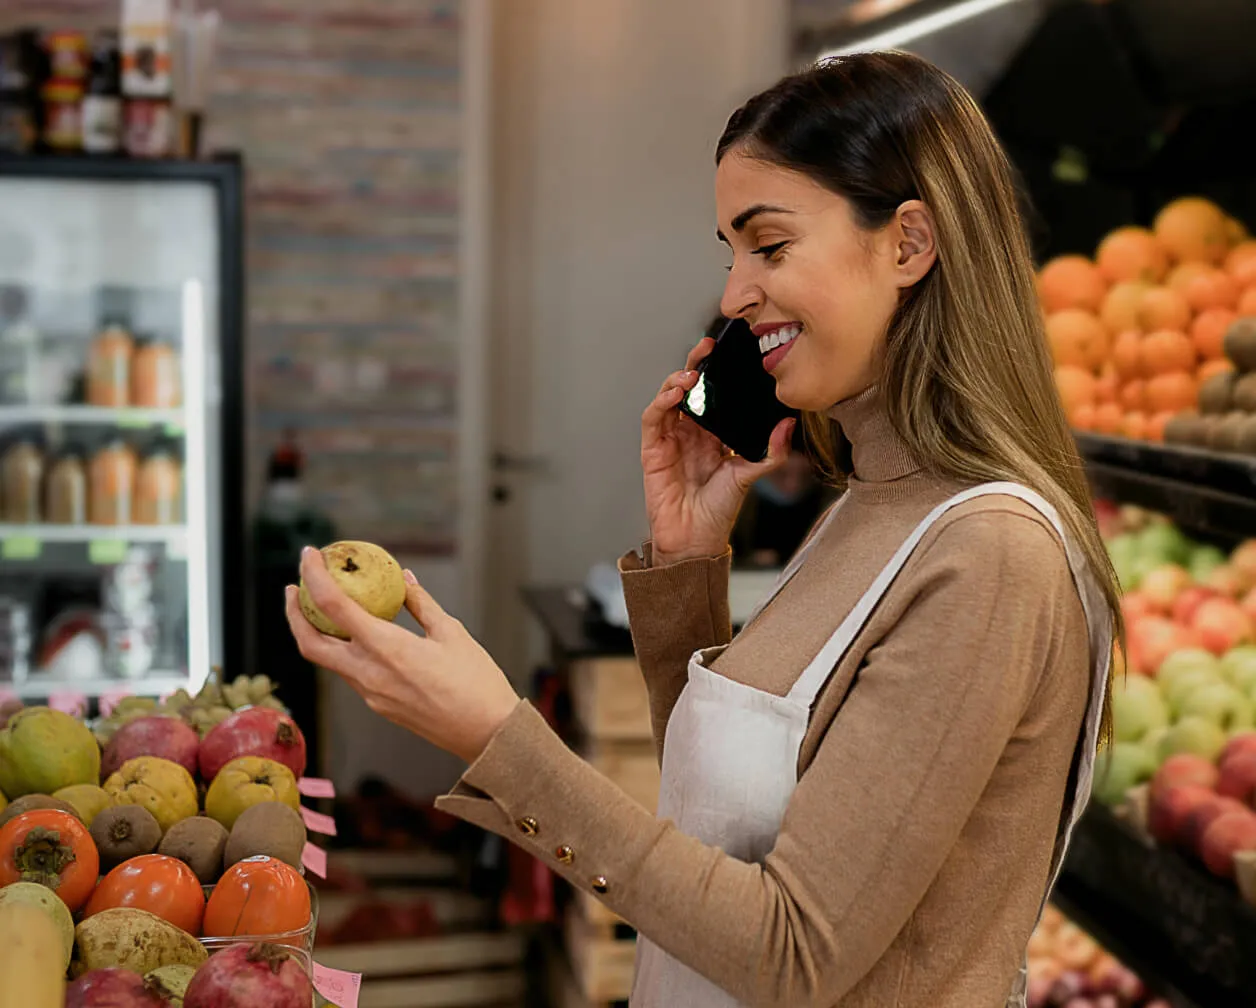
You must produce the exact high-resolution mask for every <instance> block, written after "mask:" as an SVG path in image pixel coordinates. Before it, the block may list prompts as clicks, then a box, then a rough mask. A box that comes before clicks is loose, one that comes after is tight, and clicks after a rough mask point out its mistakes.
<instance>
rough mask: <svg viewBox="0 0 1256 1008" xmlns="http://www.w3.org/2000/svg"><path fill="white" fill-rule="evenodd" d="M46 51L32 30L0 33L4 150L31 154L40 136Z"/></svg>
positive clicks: (0, 116)
mask: <svg viewBox="0 0 1256 1008" xmlns="http://www.w3.org/2000/svg"><path fill="white" fill-rule="evenodd" d="M44 62H45V60H44V57H43V54H42V52H41V50H40V48H39V46H38V42H37V40H36V38H35V37H34V33H33V32H32V31H30V30H27V31H17V32H11V33H9V34H5V35H0V152H3V153H6V154H27V153H29V152H30V151H31V150H33V149H34V147H35V142H36V141H37V140H38V138H39V121H40V110H39V98H38V96H39V86H40V82H39V80H38V77H39V70H40V65H41V64H42V63H44Z"/></svg>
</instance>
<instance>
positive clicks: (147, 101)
mask: <svg viewBox="0 0 1256 1008" xmlns="http://www.w3.org/2000/svg"><path fill="white" fill-rule="evenodd" d="M172 89H173V82H172V80H171V76H170V4H169V0H123V3H122V95H123V100H124V108H123V129H122V134H123V141H122V142H123V146H124V147H125V148H126V152H127V153H128V154H129V155H131V157H135V158H160V157H166V156H167V155H168V154H169V153H170V150H171V146H172V143H173V140H174V113H173V108H172V105H171V94H172Z"/></svg>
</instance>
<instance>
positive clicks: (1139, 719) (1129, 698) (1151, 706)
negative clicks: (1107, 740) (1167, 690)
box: [1112, 674, 1169, 742]
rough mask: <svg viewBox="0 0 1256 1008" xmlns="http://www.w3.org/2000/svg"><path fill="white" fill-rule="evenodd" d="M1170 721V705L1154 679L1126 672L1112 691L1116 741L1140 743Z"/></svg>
mask: <svg viewBox="0 0 1256 1008" xmlns="http://www.w3.org/2000/svg"><path fill="white" fill-rule="evenodd" d="M1168 723H1169V705H1168V704H1166V703H1165V702H1164V697H1163V696H1161V694H1160V687H1159V686H1158V685H1156V682H1155V680H1153V679H1148V678H1147V677H1146V676H1141V675H1129V674H1127V675H1126V677H1125V678H1124V679H1123V680H1120V681H1118V682H1117V684H1116V686H1115V687H1114V688H1113V690H1112V726H1113V729H1114V731H1115V733H1116V741H1118V742H1139V741H1141V740H1142V739H1143V738H1144V737H1145V736H1146V734H1147V733H1148V732H1149V731H1151V730H1152V729H1153V728H1163V727H1164V726H1165V725H1167V724H1168Z"/></svg>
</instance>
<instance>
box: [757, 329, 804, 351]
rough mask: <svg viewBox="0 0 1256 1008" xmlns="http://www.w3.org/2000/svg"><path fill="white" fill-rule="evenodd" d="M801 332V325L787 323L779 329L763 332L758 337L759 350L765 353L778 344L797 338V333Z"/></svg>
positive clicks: (782, 344)
mask: <svg viewBox="0 0 1256 1008" xmlns="http://www.w3.org/2000/svg"><path fill="white" fill-rule="evenodd" d="M801 332H802V326H800V325H788V326H783V327H782V328H780V329H774V330H773V331H772V332H770V333H765V334H764V335H762V336H760V337H759V352H760V353H767V352H768V351H770V350H775V349H776V348H777V347H779V346H784V345H785V344H786V343H791V342H793V341H794V340H795V339H797V338H798V334H799V333H801Z"/></svg>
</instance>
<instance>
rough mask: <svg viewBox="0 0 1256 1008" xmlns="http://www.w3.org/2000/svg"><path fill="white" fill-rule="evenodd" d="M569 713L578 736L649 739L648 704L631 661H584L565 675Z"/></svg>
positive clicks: (643, 683)
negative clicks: (580, 734)
mask: <svg viewBox="0 0 1256 1008" xmlns="http://www.w3.org/2000/svg"><path fill="white" fill-rule="evenodd" d="M568 681H569V683H570V689H571V701H572V710H573V712H574V714H575V718H576V723H577V724H578V725H579V727H580V730H581V732H582V733H583V734H584V735H585V736H587V737H589V738H594V739H598V740H599V741H611V740H617V741H643V740H648V739H652V738H653V737H654V736H653V731H652V729H651V725H650V700H649V696H648V695H647V694H646V689H645V680H644V679H642V678H641V668H640V666H638V665H637V660H636V659H635V658H631V657H610V658H584V659H580V660H578V661H574V662H572V663H571V666H570V669H569V671H568Z"/></svg>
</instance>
